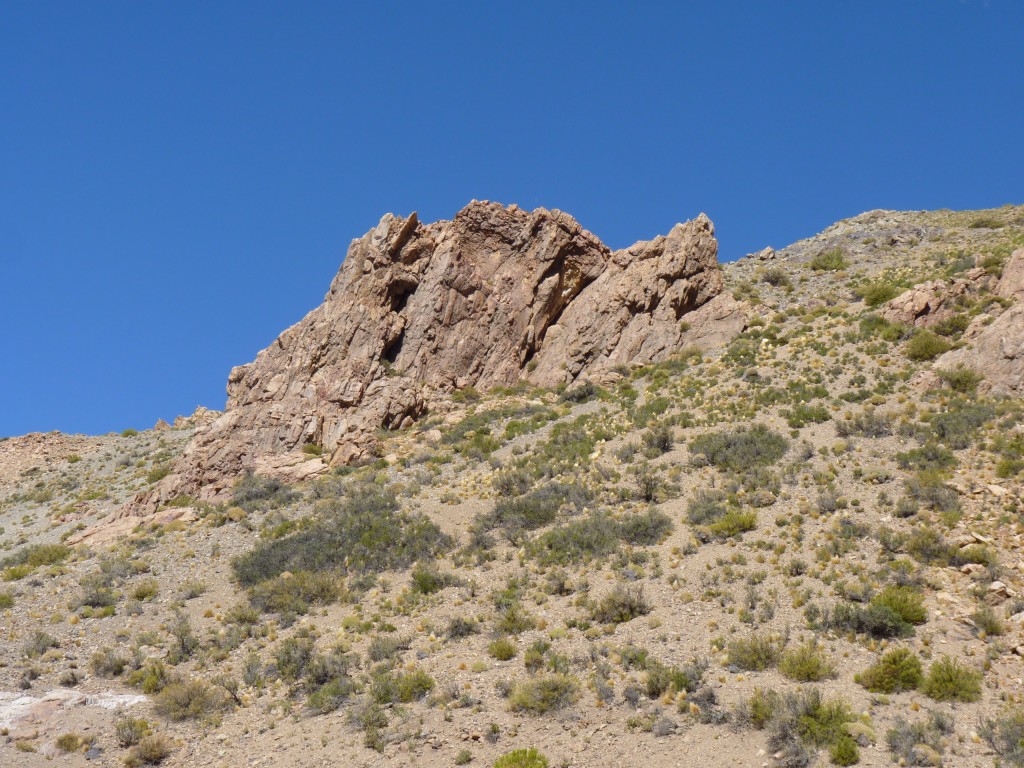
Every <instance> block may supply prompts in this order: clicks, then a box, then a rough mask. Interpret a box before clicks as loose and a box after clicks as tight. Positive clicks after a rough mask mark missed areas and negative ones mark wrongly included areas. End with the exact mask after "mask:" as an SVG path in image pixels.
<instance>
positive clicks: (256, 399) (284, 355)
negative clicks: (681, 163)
mask: <svg viewBox="0 0 1024 768" xmlns="http://www.w3.org/2000/svg"><path fill="white" fill-rule="evenodd" d="M722 288H723V282H722V275H721V272H720V270H719V268H718V262H717V243H716V241H715V237H714V227H713V225H712V224H711V221H710V220H709V219H708V218H707V217H706V216H704V215H703V214H701V215H700V216H698V217H697V218H696V219H695V220H693V221H690V222H688V223H686V224H677V225H676V226H675V227H673V228H672V230H671V231H670V232H669V234H668V235H665V236H661V237H656V238H655V239H653V240H651V241H647V242H639V243H636V244H635V245H633V246H631V247H629V248H626V249H623V250H621V251H615V252H612V251H610V250H609V249H608V248H607V247H606V246H605V245H604V244H602V243H601V242H600V241H599V240H598V239H597V238H596V237H595V236H594V235H592V234H591V233H590V232H587V231H586V230H584V229H583V228H582V227H581V226H580V225H579V224H578V223H577V222H576V221H575V220H574V219H573V218H572V217H571V216H568V215H567V214H564V213H561V212H559V211H548V210H545V209H543V208H540V209H537V210H535V211H533V212H527V211H524V210H521V209H519V208H517V207H516V206H512V207H509V208H506V207H504V206H502V205H499V204H496V203H485V202H484V203H481V202H474V203H471V204H470V205H469V206H467V207H466V208H464V209H463V210H462V211H460V212H459V213H458V215H456V217H455V218H454V219H453V220H452V221H441V222H437V223H435V224H429V225H424V224H422V223H420V222H419V220H418V219H417V218H416V215H415V214H413V215H411V216H409V217H408V218H402V217H398V216H393V215H390V214H389V215H387V216H385V217H384V218H383V219H381V221H380V223H379V224H378V225H377V227H375V228H374V229H373V230H371V231H370V232H369V233H367V234H366V235H365V236H363V237H362V238H360V239H358V240H356V241H354V242H353V243H352V245H351V247H350V248H349V251H348V255H347V256H346V257H345V261H344V263H343V265H342V267H341V269H340V270H339V272H338V274H337V276H336V277H335V278H334V281H333V282H332V284H331V287H330V290H329V291H328V293H327V296H326V298H325V299H324V302H323V304H321V305H320V306H319V307H317V308H316V309H315V310H313V311H312V312H310V313H309V314H308V315H307V316H306V317H305V318H304V319H303V320H302V321H300V322H299V323H297V324H296V325H294V326H292V327H291V328H289V329H288V330H286V331H285V332H284V333H282V334H281V335H280V336H279V337H278V339H277V340H276V341H275V342H274V343H273V344H272V345H271V346H269V347H268V348H266V349H264V350H263V351H262V352H260V353H259V355H257V357H256V360H255V361H254V362H252V363H250V364H248V365H243V366H239V367H237V368H235V369H234V370H232V371H231V375H230V377H229V379H228V402H227V408H226V410H225V412H224V413H223V414H216V413H214V412H208V411H205V409H200V410H197V412H196V413H195V414H193V416H192V417H190V420H189V421H191V422H192V423H191V426H195V427H196V430H197V431H196V434H195V437H194V438H193V441H192V443H191V444H190V445H189V447H188V448H187V449H186V451H185V454H184V456H183V458H182V459H181V461H180V462H179V463H178V465H177V466H176V467H175V471H174V473H173V474H171V475H169V476H168V477H166V478H164V479H163V480H161V481H160V482H159V483H158V484H157V485H156V486H155V487H154V488H153V490H151V491H149V492H148V493H146V494H145V495H143V496H140V497H139V498H137V499H136V501H135V502H134V503H133V504H132V505H130V509H131V510H133V511H136V512H139V511H142V512H145V511H147V510H152V509H155V508H156V507H157V506H159V504H160V503H161V502H166V501H167V500H168V499H170V498H173V497H174V496H176V495H179V494H181V493H189V494H191V495H194V496H196V497H198V498H201V499H217V498H224V497H225V496H226V492H227V490H228V489H229V488H230V486H231V484H232V483H233V482H234V480H235V478H236V477H237V476H238V475H239V474H241V473H242V472H244V471H255V472H257V473H259V474H266V475H270V476H274V477H278V478H280V479H282V480H285V481H286V482H294V481H297V480H300V479H303V478H305V477H310V476H312V475H315V474H317V473H319V472H322V471H324V470H325V469H326V468H327V467H328V465H337V464H346V463H350V462H352V461H355V460H358V459H362V458H365V457H367V456H371V455H374V454H375V452H376V451H377V446H378V439H377V437H376V436H375V432H376V430H378V429H380V428H382V427H383V428H385V429H400V428H403V427H406V426H408V425H409V424H411V423H412V422H413V421H415V420H416V419H417V418H419V417H420V416H421V415H422V414H423V413H425V412H426V409H427V406H428V404H431V403H436V402H438V401H441V400H444V399H446V397H447V394H448V393H450V392H451V391H452V390H454V389H459V388H464V387H468V386H472V387H476V388H478V389H484V390H486V389H490V388H492V387H495V386H499V385H501V386H509V385H512V384H514V383H516V382H517V381H519V380H520V379H523V378H528V379H529V380H531V381H532V382H533V383H535V384H538V385H541V386H554V385H557V384H562V383H570V382H572V381H575V380H576V379H579V378H581V377H591V376H593V377H595V378H598V377H600V376H601V375H602V374H604V373H606V372H608V371H610V370H612V369H613V368H615V367H616V366H619V365H623V364H634V363H649V362H656V361H659V360H664V359H666V358H668V357H669V356H671V355H672V354H673V353H674V352H676V351H677V350H678V349H680V347H681V346H683V345H687V344H695V345H700V346H703V347H707V346H712V345H717V344H721V343H724V342H725V341H727V340H728V339H730V338H732V336H734V335H735V334H736V333H738V332H739V331H741V330H742V329H743V327H744V324H745V322H746V318H745V314H744V307H743V305H741V304H738V303H737V302H735V301H734V300H733V299H732V298H731V297H729V296H727V295H725V294H722ZM201 411H204V412H202V413H201ZM176 423H177V422H176ZM308 443H315V444H316V445H319V446H321V447H322V448H323V451H324V455H323V460H322V461H321V460H320V459H316V460H311V459H309V457H308V456H304V457H302V460H301V461H300V460H299V459H298V458H297V456H296V452H297V451H299V450H300V449H301V447H302V446H303V445H305V444H308Z"/></svg>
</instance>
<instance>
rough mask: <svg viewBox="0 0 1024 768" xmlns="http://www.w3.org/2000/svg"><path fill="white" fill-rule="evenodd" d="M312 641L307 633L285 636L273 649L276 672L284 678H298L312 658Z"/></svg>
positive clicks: (292, 679)
mask: <svg viewBox="0 0 1024 768" xmlns="http://www.w3.org/2000/svg"><path fill="white" fill-rule="evenodd" d="M313 648H314V641H313V638H312V637H309V636H308V635H297V636H295V637H286V638H285V639H284V640H282V641H281V643H280V644H279V645H278V646H277V649H276V650H275V651H274V661H275V662H276V664H277V672H278V674H279V675H281V677H282V678H283V679H285V680H291V681H294V680H298V679H300V678H301V677H302V676H303V675H304V674H305V672H306V667H308V666H309V663H310V662H311V661H312V660H313Z"/></svg>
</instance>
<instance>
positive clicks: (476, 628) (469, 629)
mask: <svg viewBox="0 0 1024 768" xmlns="http://www.w3.org/2000/svg"><path fill="white" fill-rule="evenodd" d="M479 632H480V625H479V624H477V623H476V622H475V621H474V620H473V619H467V618H464V617H462V616H456V617H455V618H453V619H452V620H451V621H449V622H448V627H447V629H445V631H444V636H445V637H446V638H447V639H449V640H461V639H462V638H464V637H470V636H471V635H476V634H479Z"/></svg>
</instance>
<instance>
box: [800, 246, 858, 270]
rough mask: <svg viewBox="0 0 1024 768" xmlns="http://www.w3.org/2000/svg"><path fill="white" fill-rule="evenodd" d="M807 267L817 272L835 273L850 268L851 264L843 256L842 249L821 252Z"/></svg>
mask: <svg viewBox="0 0 1024 768" xmlns="http://www.w3.org/2000/svg"><path fill="white" fill-rule="evenodd" d="M807 266H809V267H810V268H811V269H813V270H814V271H815V272H835V271H837V270H840V269H846V267H848V266H849V262H848V261H847V260H846V257H845V256H843V251H842V249H841V248H832V249H831V250H828V251H821V252H820V253H818V254H816V255H815V256H814V257H813V258H812V259H811V260H810V261H809V262H808V263H807Z"/></svg>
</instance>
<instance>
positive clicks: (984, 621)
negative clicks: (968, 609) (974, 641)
mask: <svg viewBox="0 0 1024 768" xmlns="http://www.w3.org/2000/svg"><path fill="white" fill-rule="evenodd" d="M971 621H973V622H974V624H975V626H976V627H977V628H978V629H979V630H980V631H982V632H984V633H985V634H986V635H992V636H998V635H1001V634H1003V633H1004V632H1005V631H1006V625H1005V624H1004V623H1003V620H1002V619H1000V618H999V615H998V614H997V613H996V612H995V611H994V610H993V609H992V606H990V605H983V606H981V608H979V609H978V610H976V611H975V612H974V613H972V614H971Z"/></svg>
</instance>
